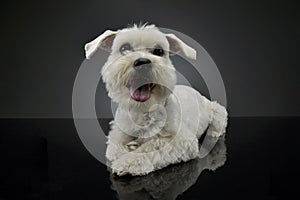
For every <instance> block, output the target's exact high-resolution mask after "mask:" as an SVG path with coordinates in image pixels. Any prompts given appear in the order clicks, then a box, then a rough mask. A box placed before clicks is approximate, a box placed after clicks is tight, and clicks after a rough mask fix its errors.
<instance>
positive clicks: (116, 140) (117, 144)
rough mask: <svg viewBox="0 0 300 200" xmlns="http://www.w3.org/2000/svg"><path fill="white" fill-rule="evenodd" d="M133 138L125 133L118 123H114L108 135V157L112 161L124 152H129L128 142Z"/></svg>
mask: <svg viewBox="0 0 300 200" xmlns="http://www.w3.org/2000/svg"><path fill="white" fill-rule="evenodd" d="M132 140H133V137H131V136H129V135H126V134H124V133H123V132H122V131H121V130H120V129H119V128H118V127H117V126H116V125H114V124H113V125H112V129H111V131H110V132H109V135H108V141H107V149H106V155H105V156H106V158H107V159H108V161H110V162H112V161H114V160H116V159H118V158H119V157H121V156H122V155H123V154H126V153H128V148H127V146H126V144H128V143H129V142H130V141H132Z"/></svg>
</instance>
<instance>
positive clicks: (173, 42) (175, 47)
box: [165, 33, 197, 60]
mask: <svg viewBox="0 0 300 200" xmlns="http://www.w3.org/2000/svg"><path fill="white" fill-rule="evenodd" d="M165 35H166V38H167V40H168V42H169V45H170V52H171V53H174V54H177V53H179V52H181V51H182V52H183V53H184V55H186V56H187V57H188V58H191V59H193V60H196V55H197V52H196V50H195V49H193V48H192V47H190V46H188V45H187V44H185V43H184V42H183V41H182V40H180V39H179V38H178V37H177V36H176V35H174V34H172V33H171V34H165Z"/></svg>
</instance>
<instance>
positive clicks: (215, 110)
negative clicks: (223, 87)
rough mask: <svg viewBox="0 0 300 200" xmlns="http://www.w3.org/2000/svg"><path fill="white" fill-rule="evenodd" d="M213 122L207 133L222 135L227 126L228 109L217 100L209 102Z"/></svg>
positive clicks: (216, 135)
mask: <svg viewBox="0 0 300 200" xmlns="http://www.w3.org/2000/svg"><path fill="white" fill-rule="evenodd" d="M209 107H210V109H209V111H210V117H211V122H210V125H209V127H208V129H207V134H208V135H211V136H213V137H220V136H221V135H222V134H223V133H225V129H226V126H227V115H228V114H227V111H226V109H225V108H224V107H223V106H221V105H220V104H218V103H217V102H209Z"/></svg>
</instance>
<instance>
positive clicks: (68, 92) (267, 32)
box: [0, 0, 300, 118]
mask: <svg viewBox="0 0 300 200" xmlns="http://www.w3.org/2000/svg"><path fill="white" fill-rule="evenodd" d="M1 7H2V9H1V10H2V11H1V19H2V26H1V38H2V42H1V45H2V48H1V58H2V59H1V61H2V63H1V70H0V90H1V92H0V99H1V104H0V117H1V118H15V117H18V118H41V117H42V118H71V117H72V110H71V97H72V87H73V82H74V79H75V76H76V73H77V70H78V69H79V67H80V64H81V63H82V61H83V60H84V51H83V46H84V44H85V43H86V42H89V41H90V40H92V39H94V38H95V37H96V36H98V35H99V34H100V33H102V32H103V31H104V30H106V29H113V30H116V29H118V28H122V27H124V26H127V25H128V24H132V23H139V22H140V21H141V22H150V23H154V24H156V25H157V26H160V27H166V28H170V29H174V30H177V31H180V32H183V33H185V34H187V35H189V36H190V37H192V38H194V39H195V40H196V41H198V42H199V43H200V44H201V45H202V46H203V47H204V48H205V49H206V50H207V51H208V53H209V54H210V55H211V57H212V58H213V60H214V61H215V63H216V64H217V66H218V68H219V70H220V72H221V75H222V77H223V80H224V84H225V88H226V92H227V102H228V109H229V113H230V115H231V116H290V115H292V116H299V114H300V107H299V101H300V94H299V91H300V90H299V89H300V82H299V78H298V76H299V59H298V56H297V54H298V52H299V51H298V46H299V27H300V26H299V12H298V7H297V6H296V3H294V2H292V1H215V0H210V1H198V0H197V1H188V0H187V1H177V0H172V1H171V0H170V1H156V0H151V1H140V0H129V1H99V0H95V1H69V2H68V1H55V0H52V1H32V0H31V1H19V2H15V1H9V2H8V1H7V2H6V3H5V4H2V6H1ZM191 69H192V67H190V68H187V69H186V71H187V72H188V71H189V70H191ZM190 74H191V73H190ZM186 78H187V79H188V80H189V78H190V77H186ZM195 87H196V88H197V86H195ZM197 89H199V90H200V91H201V88H197ZM201 92H202V93H204V94H206V93H205V91H204V92H203V91H201ZM102 96H103V98H104V97H105V95H104V94H103V95H102ZM101 101H105V102H106V101H108V99H101V98H100V100H98V102H99V103H100V104H101Z"/></svg>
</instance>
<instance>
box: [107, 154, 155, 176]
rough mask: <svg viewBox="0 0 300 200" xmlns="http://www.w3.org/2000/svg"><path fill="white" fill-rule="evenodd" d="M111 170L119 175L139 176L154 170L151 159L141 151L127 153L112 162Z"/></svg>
mask: <svg viewBox="0 0 300 200" xmlns="http://www.w3.org/2000/svg"><path fill="white" fill-rule="evenodd" d="M111 168H112V172H113V173H116V174H117V175H119V176H123V175H125V174H130V175H133V176H141V175H145V174H148V173H150V172H152V171H153V170H154V166H153V164H152V163H151V161H150V160H149V159H148V158H147V157H146V156H145V155H143V154H142V153H128V154H126V155H123V156H122V157H121V158H119V159H117V160H115V161H114V162H112V165H111Z"/></svg>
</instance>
